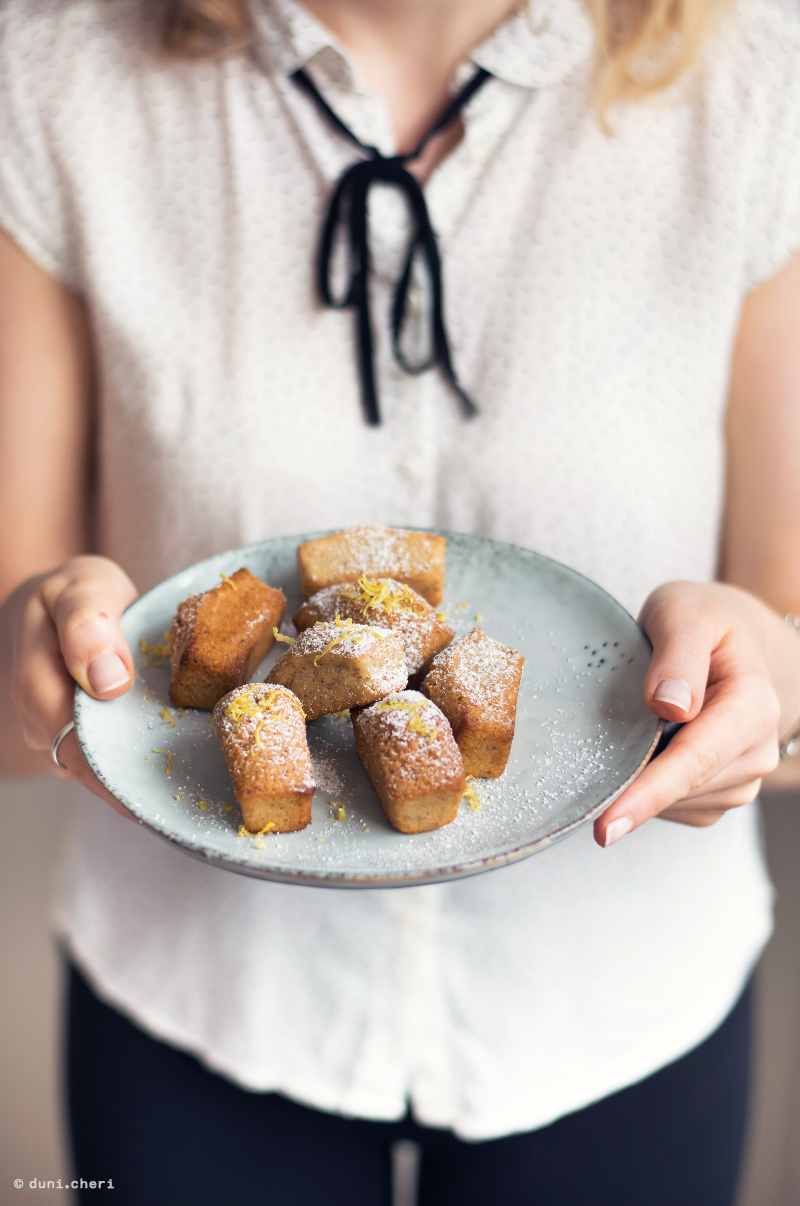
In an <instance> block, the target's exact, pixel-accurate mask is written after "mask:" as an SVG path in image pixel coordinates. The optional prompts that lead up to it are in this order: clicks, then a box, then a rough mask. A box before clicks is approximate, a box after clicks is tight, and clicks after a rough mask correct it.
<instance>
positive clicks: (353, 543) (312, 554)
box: [297, 526, 445, 607]
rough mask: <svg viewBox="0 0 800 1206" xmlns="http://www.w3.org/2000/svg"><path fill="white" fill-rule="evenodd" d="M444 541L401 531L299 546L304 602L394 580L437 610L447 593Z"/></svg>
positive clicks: (369, 530) (348, 534) (372, 531)
mask: <svg viewBox="0 0 800 1206" xmlns="http://www.w3.org/2000/svg"><path fill="white" fill-rule="evenodd" d="M444 546H445V541H444V536H431V535H430V534H429V533H428V532H406V531H403V530H402V529H400V528H379V527H376V526H369V527H364V528H348V529H346V530H345V531H344V532H334V533H333V535H332V536H323V537H322V538H321V539H320V540H308V541H306V542H305V544H300V545H298V546H297V571H298V573H299V575H300V588H301V590H302V592H303V598H304V599H308V598H310V597H311V595H315V594H316V593H317V591H318V590H322V588H323V587H325V586H336V585H338V584H339V583H342V582H357V581H358V579H359V578H360V577H361V575H362V574H366V576H367V577H368V578H394V579H395V581H397V582H404V583H405V584H406V585H407V586H410V587H411V589H412V590H415V591H416V592H417V594H420V595H422V597H423V598H424V599H427V600H428V602H429V603H432V604H433V606H434V607H436V606H438V604H439V603H441V601H442V590H443V589H444Z"/></svg>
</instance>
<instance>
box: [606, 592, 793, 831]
mask: <svg viewBox="0 0 800 1206" xmlns="http://www.w3.org/2000/svg"><path fill="white" fill-rule="evenodd" d="M639 624H640V627H641V628H643V629H644V631H645V632H646V633H647V635H648V637H649V638H650V641H651V642H652V645H653V658H652V661H651V663H650V668H649V670H648V672H647V676H646V678H645V683H644V693H645V699H646V701H647V705H648V707H649V708H650V710H651V711H652V712H655V714H656V715H657V716H661V717H662V718H663V719H664V720H677V721H687V722H688V723H687V724H685V727H684V728H682V729H681V730H680V732H678V733H677V734H676V736H675V737H674V738H673V740H672V741H671V742H670V744H669V745H668V746H667V748H666V750H664V752H663V753H662V754H661V755H659V757H658V758H655V759H654V760H653V761H652V762H651V763H650V764H649V765H648V766H647V767H646V768H645V770H644V771H643V772H642V774H641V775H640V776H639V778H638V779H636V781H635V782H634V783H633V784H632V785H631V786H630V787H629V788H628V789H627V791H625V792H623V794H622V795H621V796H620V797H619V799H617V800H615V801H614V803H613V804H612V805H611V807H610V808H608V809H607V810H606V812H604V813H603V815H602V816H601V817H600V818H599V820H597V821H596V822H595V826H594V836H595V840H596V841H597V843H598V844H599V845H600V846H610V845H612V843H613V842H616V841H618V840H619V838H621V837H624V835H625V834H626V833H629V832H630V831H631V830H632V829H636V828H638V826H639V825H642V824H644V822H645V821H648V820H650V818H651V817H655V816H660V817H663V818H664V819H665V820H670V821H679V822H681V823H682V824H684V825H697V826H703V825H713V824H714V822H715V821H718V820H719V818H720V817H721V816H722V815H723V814H724V813H725V812H727V811H728V809H730V808H739V807H741V805H742V804H749V803H750V801H751V800H753V799H755V797H756V795H757V794H758V790H759V786H760V784H761V779H762V777H763V776H764V775H767V774H769V772H770V771H772V770H774V768H775V767H776V766H777V763H778V745H779V739H783V738H785V737H786V736H787V735H788V734H789V733H791V732H792V731H793V730H794V729H795V728H797V726H798V723H799V722H800V633H798V632H797V631H796V630H794V629H793V628H791V627H790V626H789V625H788V624H786V623H785V622H784V620H783V617H782V616H779V615H778V614H777V613H776V612H774V611H773V610H772V609H771V608H769V607H767V605H766V604H764V603H762V602H761V601H760V600H759V599H757V598H756V597H755V595H751V594H748V593H747V592H746V591H743V590H739V589H738V587H734V586H726V585H724V584H722V583H716V582H714V583H707V584H702V583H696V582H670V583H667V585H665V586H660V587H659V588H658V589H657V590H655V591H654V592H653V593H652V594H651V595H650V597H649V598H648V600H647V602H646V603H645V605H644V607H643V609H642V612H641V615H640V616H639Z"/></svg>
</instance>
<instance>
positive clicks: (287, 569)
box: [75, 532, 661, 888]
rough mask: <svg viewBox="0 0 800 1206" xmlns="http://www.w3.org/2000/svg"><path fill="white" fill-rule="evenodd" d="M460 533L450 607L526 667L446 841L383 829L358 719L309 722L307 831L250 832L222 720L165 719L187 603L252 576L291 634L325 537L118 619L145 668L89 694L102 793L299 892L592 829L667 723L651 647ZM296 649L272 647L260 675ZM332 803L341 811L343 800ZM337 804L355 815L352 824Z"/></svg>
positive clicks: (552, 582)
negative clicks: (495, 752)
mask: <svg viewBox="0 0 800 1206" xmlns="http://www.w3.org/2000/svg"><path fill="white" fill-rule="evenodd" d="M440 534H441V535H443V536H446V537H447V587H446V590H445V597H444V602H443V603H442V609H443V610H445V611H447V612H448V614H449V618H450V622H451V623H452V624H453V626H454V627H455V628H456V630H457V633H458V635H461V634H463V633H465V632H467V631H469V629H470V628H472V627H473V626H474V625H475V624H476V623H479V624H480V625H481V627H482V628H483V629H484V631H485V632H487V633H488V635H489V636H492V637H494V638H495V639H497V640H499V641H502V642H503V643H504V644H507V645H513V646H514V647H515V648H516V649H519V650H521V651H522V653H523V654H524V656H525V658H526V662H525V670H524V673H523V678H522V687H521V690H520V697H519V708H518V711H517V728H516V735H515V737H514V745H513V748H512V751H511V759H510V761H509V764H508V767H507V769H506V771H505V774H504V775H502V777H501V778H499V779H484V780H480V781H479V783H480V807H478V808H473V807H472V806H471V805H470V803H469V802H468V801H467V800H465V801H463V802H462V804H461V808H460V809H459V813H458V816H457V817H456V819H455V820H454V821H453V822H452V823H451V824H450V825H446V826H444V827H443V828H442V829H437V830H435V831H434V832H433V833H422V834H412V835H409V834H402V833H398V832H397V831H396V830H394V829H392V828H391V826H390V825H389V823H388V822H387V821H386V819H385V817H384V815H383V812H382V810H381V807H380V804H379V803H378V799H377V796H376V795H375V793H374V791H373V789H372V786H371V785H370V782H369V780H368V779H367V776H366V774H365V772H364V770H363V768H362V766H361V763H360V762H359V760H358V756H357V754H356V750H355V743H354V740H353V733H352V728H351V725H350V723H349V721H348V720H346V719H339V718H335V717H332V716H326V717H323V718H322V719H321V720H317V721H314V722H313V723H311V724H309V726H308V743H309V748H310V750H311V758H312V761H313V765H314V775H315V778H316V782H317V792H316V795H315V797H314V804H313V820H312V823H311V825H310V826H309V827H308V828H307V829H305V830H303V831H302V832H300V833H287V834H271V835H267V836H264V837H261V838H258V839H252V838H249V837H247V836H242V837H240V836H239V833H238V831H239V827H240V825H241V815H240V813H239V808H238V805H237V804H236V798H235V796H234V794H233V788H232V786H231V781H230V778H229V776H228V771H227V768H226V766H225V761H224V759H223V756H222V751H221V749H220V745H219V742H218V741H217V738H216V736H215V734H214V730H213V729H212V727H211V724H210V723H209V713H208V712H200V711H194V710H189V711H187V712H185V713H181V712H180V711H179V710H178V709H174V708H171V707H170V706H169V702H168V697H167V691H168V688H169V676H170V668H169V662H168V659H164V658H160V657H159V656H158V655H157V654H156V655H153V654H148V653H143V652H142V647H143V645H142V638H144V646H146V647H150V648H152V647H153V646H158V645H160V644H161V643H162V642H163V640H164V634H165V632H166V630H168V629H169V627H170V624H171V622H172V617H173V615H174V613H175V610H176V608H177V605H178V603H179V602H180V601H181V600H182V599H185V598H186V597H187V596H188V595H189V594H191V593H192V592H193V591H194V592H195V593H199V592H200V591H203V590H207V589H208V588H209V587H211V586H215V585H217V583H219V581H220V575H221V574H223V573H224V574H232V573H233V572H234V570H237V569H238V568H239V567H240V566H242V565H245V566H247V568H248V569H249V570H251V571H252V573H254V574H255V575H256V577H258V578H261V579H262V580H263V581H265V582H268V583H269V584H270V585H271V586H277V587H281V588H282V589H283V590H284V592H285V594H286V598H287V603H288V606H287V610H286V614H287V619H286V620H285V621H284V625H283V627H284V631H286V632H290V633H291V632H293V628H292V626H291V622H290V617H291V616H292V615H293V613H294V611H295V610H296V608H297V607H298V606H299V604H300V601H301V597H300V591H299V587H298V582H297V574H296V569H295V549H296V547H297V545H298V544H299V543H300V541H302V540H309V539H313V538H314V537H316V536H319V535H324V533H310V534H308V535H304V536H296V537H285V538H282V539H279V540H268V541H265V542H264V543H263V544H253V545H248V546H247V547H246V548H243V549H235V550H234V551H233V552H229V553H223V554H221V555H220V556H218V557H212V558H210V559H209V560H208V561H202V562H200V563H199V564H198V565H195V566H192V568H191V569H187V570H184V571H183V572H182V573H180V574H176V575H175V576H174V577H173V578H168V579H167V580H166V581H165V582H162V583H161V584H160V585H159V586H156V587H154V588H153V590H151V591H149V592H148V593H147V594H146V595H143V596H142V598H140V599H138V600H137V601H136V602H135V603H134V604H133V605H132V606H131V607H129V608H128V610H127V611H126V612H125V614H124V616H123V617H122V631H123V632H124V634H125V637H126V638H127V640H128V641H129V643H130V646H131V649H132V650H133V653H134V661H135V663H136V681H135V684H134V687H133V689H132V690H131V691H129V692H128V694H127V695H125V696H123V697H122V698H121V699H116V700H114V701H112V702H110V703H109V702H105V703H101V702H99V701H97V700H94V699H92V698H91V697H90V696H88V695H86V694H85V693H84V692H83V691H81V690H80V689H78V690H77V691H76V697H75V727H76V731H77V735H78V740H79V742H80V746H81V749H82V750H83V754H84V757H85V758H86V761H87V762H88V763H89V765H90V767H91V768H92V770H93V772H94V774H95V775H96V776H97V778H98V779H99V780H100V782H101V783H102V784H103V785H104V786H105V787H106V788H107V789H108V791H110V792H111V794H112V795H114V796H116V798H117V799H118V800H120V801H121V802H122V803H123V804H124V805H125V806H126V808H128V809H130V811H131V812H132V813H133V815H134V816H135V817H136V818H137V819H138V820H139V821H140V822H141V823H142V824H143V825H146V826H147V828H148V829H151V830H152V831H153V832H154V833H157V834H159V835H160V836H161V837H163V838H166V839H167V840H168V841H170V842H173V843H175V845H177V846H179V847H180V848H181V849H182V850H185V851H186V852H187V853H188V854H192V855H194V856H196V857H198V858H203V859H208V860H209V861H211V862H213V863H215V864H216V865H217V866H220V867H225V868H227V869H228V870H231V871H238V872H240V873H241V874H244V875H253V876H257V877H260V878H263V879H275V880H281V881H284V882H286V883H298V884H316V885H319V886H328V887H340V888H344V887H348V888H369V887H391V886H398V887H400V886H406V885H411V884H419V883H433V882H436V881H438V880H447V879H455V878H458V877H460V876H465V875H475V874H477V873H478V872H481V871H488V870H491V869H492V868H494V867H500V866H502V865H503V864H505V863H509V862H514V861H515V860H517V859H521V858H526V857H527V856H528V855H531V854H534V853H536V852H537V851H539V850H543V849H544V848H545V847H547V846H550V845H552V844H553V843H554V842H556V841H559V840H560V839H561V838H564V837H567V836H568V835H569V834H571V833H573V832H574V831H575V830H576V829H578V828H580V827H581V826H582V825H586V824H588V823H589V822H590V821H592V820H593V819H594V818H595V817H597V816H598V815H599V814H600V813H601V812H602V811H603V810H604V809H605V808H606V807H607V806H608V805H609V804H610V803H611V801H612V800H614V799H615V798H616V796H618V795H619V794H620V792H621V791H623V789H624V788H625V787H626V786H627V785H628V784H629V783H630V782H631V781H632V780H633V779H634V778H635V777H636V775H638V774H639V772H640V771H641V770H642V768H643V767H644V765H645V764H646V762H647V760H648V759H649V758H650V757H651V755H652V752H653V750H654V748H655V745H656V742H657V740H658V736H659V732H660V725H661V722H660V721H659V720H658V718H657V717H656V716H654V715H653V714H652V713H651V712H650V711H648V709H647V707H646V706H645V704H644V700H643V695H642V685H643V680H644V675H645V671H646V669H647V666H648V663H649V661H650V645H649V644H648V641H647V639H646V638H645V637H644V636H643V634H642V633H641V632H640V630H639V629H638V627H637V626H636V624H635V622H634V621H633V619H632V618H631V616H630V615H628V613H627V612H626V611H624V610H623V608H622V607H621V606H620V605H619V604H618V603H616V602H615V601H614V599H612V598H611V597H610V596H609V595H607V594H606V593H605V591H603V590H601V589H600V587H599V586H596V585H595V584H594V583H592V582H590V581H589V580H588V579H586V578H584V577H582V576H581V575H580V574H577V573H575V572H574V570H570V569H567V568H566V567H565V566H563V565H559V564H558V563H557V562H555V561H550V560H549V559H548V558H547V557H541V556H539V555H538V554H537V553H533V552H530V551H529V550H527V549H521V548H516V547H514V546H513V545H508V544H501V543H499V542H498V541H494V540H484V539H481V538H479V537H475V536H462V535H456V534H453V533H450V532H442V533H440ZM282 652H283V647H281V646H277V645H276V647H275V648H273V649H272V650H271V652H270V654H269V656H268V657H267V659H266V660H265V661H264V663H263V664H262V666H261V667H260V668H259V670H258V672H257V674H256V675H254V679H256V680H261V679H263V678H264V677H265V675H266V673H267V671H268V669H269V667H270V666H271V665H272V663H273V662H274V661H275V659H276V658H277V657H278V656H280V654H281V653H282ZM334 803H335V805H336V807H334V806H333V805H334ZM339 805H343V806H344V819H342V820H339V819H337V816H338V815H339V814H340V813H341V809H340V807H339Z"/></svg>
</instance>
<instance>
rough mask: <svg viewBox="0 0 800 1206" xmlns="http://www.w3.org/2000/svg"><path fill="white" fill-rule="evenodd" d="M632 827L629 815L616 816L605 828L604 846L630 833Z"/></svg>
mask: <svg viewBox="0 0 800 1206" xmlns="http://www.w3.org/2000/svg"><path fill="white" fill-rule="evenodd" d="M632 829H633V821H632V820H631V818H630V817H617V819H616V820H615V821H612V822H611V824H610V825H609V826H608V828H607V829H606V842H605V844H606V846H613V845H614V843H615V842H618V841H619V839H620V838H622V837H625V834H626V833H630V831H631V830H632Z"/></svg>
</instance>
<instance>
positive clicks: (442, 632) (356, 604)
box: [295, 578, 453, 675]
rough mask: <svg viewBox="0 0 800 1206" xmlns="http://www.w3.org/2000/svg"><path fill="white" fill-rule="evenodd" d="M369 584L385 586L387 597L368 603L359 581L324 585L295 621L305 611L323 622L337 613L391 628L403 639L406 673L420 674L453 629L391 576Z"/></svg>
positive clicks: (301, 610) (362, 622) (449, 637)
mask: <svg viewBox="0 0 800 1206" xmlns="http://www.w3.org/2000/svg"><path fill="white" fill-rule="evenodd" d="M370 585H371V586H374V587H378V588H383V587H385V588H386V590H385V594H386V596H388V597H387V598H385V599H384V600H382V601H381V602H370V600H369V598H368V597H365V595H364V592H363V590H359V586H358V584H355V583H345V584H343V585H338V586H326V587H324V588H323V589H322V590H320V591H317V593H316V594H315V595H313V596H312V597H311V598H310V599H309V600H308V602H307V603H305V604H304V605H303V607H302V608H301V609H300V612H298V614H297V616H296V617H295V622H297V620H298V619H300V618H301V617H302V615H303V613H304V612H305V613H306V615H307V616H309V617H310V616H318V617H319V619H320V620H321V621H323V622H325V621H328V622H329V621H332V620H333V619H334V618H335V616H337V615H339V616H340V617H341V618H342V619H345V618H349V619H353V620H357V621H359V622H360V623H361V624H366V625H369V626H377V627H384V626H385V627H386V628H390V629H391V630H392V631H393V632H397V633H399V634H400V635H401V636H402V638H403V643H404V645H405V657H406V667H407V669H408V673H409V675H414V674H417V673H419V671H420V670H422V668H423V667H424V666H425V664H426V663H427V661H428V660H429V658H430V657H431V654H432V652H434V651H435V650H436V649H440V648H441V647H442V646H443V645H446V644H447V643H448V641H450V640H452V638H453V629H452V628H449V627H448V626H447V625H446V624H443V623H442V622H441V621H440V620H439V617H438V615H437V612H436V610H435V609H434V608H433V607H431V605H430V603H428V602H427V600H426V599H423V597H422V596H421V595H418V594H417V593H416V592H415V591H412V590H411V588H410V587H408V586H405V585H404V584H403V583H401V582H398V581H396V580H395V579H394V578H379V579H377V580H375V581H374V582H372V583H370Z"/></svg>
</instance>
